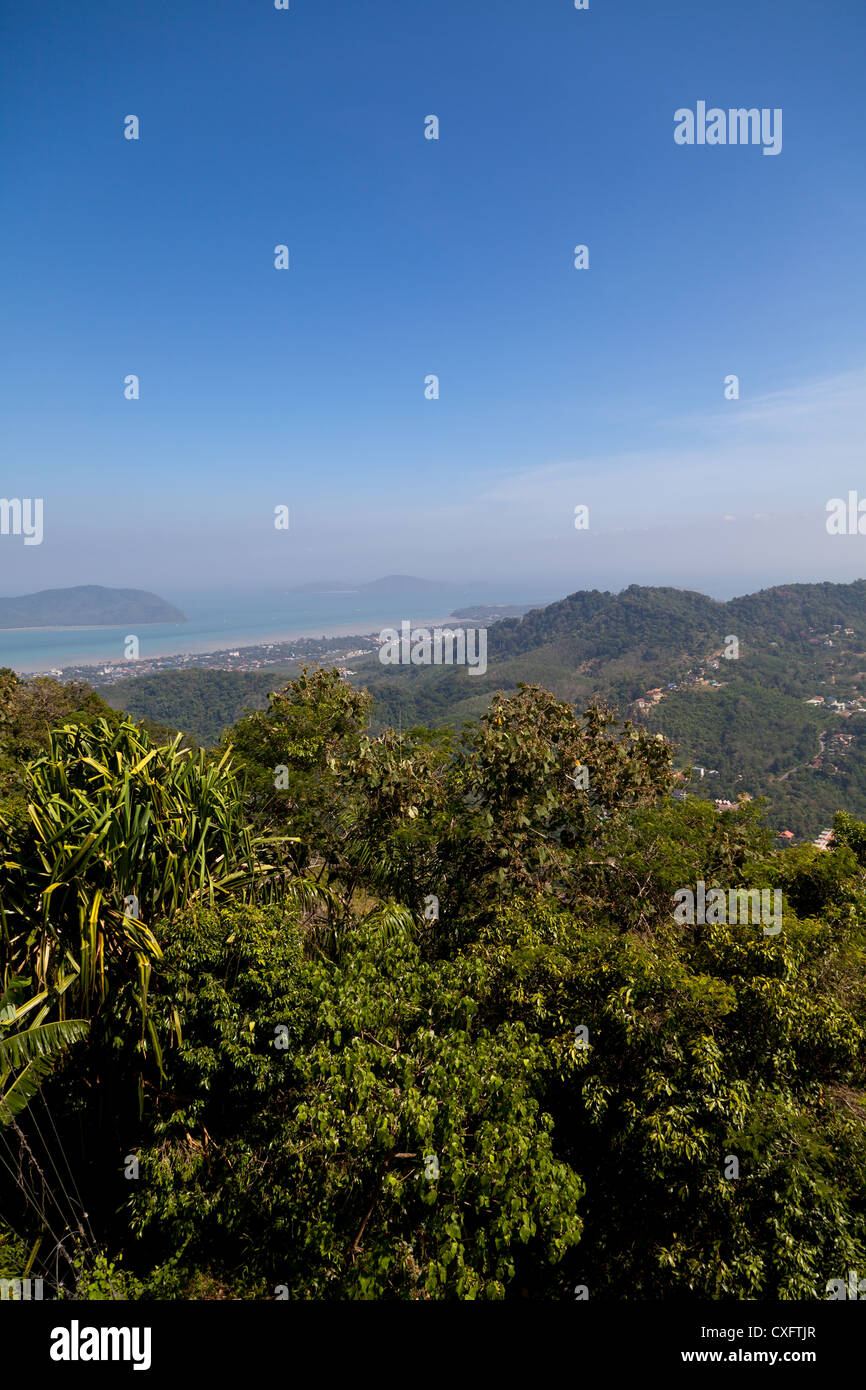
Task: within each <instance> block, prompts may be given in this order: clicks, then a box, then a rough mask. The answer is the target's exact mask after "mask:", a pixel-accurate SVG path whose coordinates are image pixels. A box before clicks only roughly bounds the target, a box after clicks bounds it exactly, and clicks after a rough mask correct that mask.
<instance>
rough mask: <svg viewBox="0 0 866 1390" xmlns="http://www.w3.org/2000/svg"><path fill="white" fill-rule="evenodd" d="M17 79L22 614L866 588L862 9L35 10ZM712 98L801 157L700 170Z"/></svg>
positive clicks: (538, 4) (865, 18)
mask: <svg viewBox="0 0 866 1390" xmlns="http://www.w3.org/2000/svg"><path fill="white" fill-rule="evenodd" d="M2 46H3V60H2V64H3V73H2V78H3V80H2V98H0V100H2V126H0V128H2V132H3V133H2V156H3V165H4V175H3V201H2V223H0V246H2V267H3V269H2V277H3V282H4V283H3V302H4V312H3V320H4V329H3V334H2V339H3V343H2V349H0V350H2V357H3V360H2V364H0V368H2V371H0V376H2V394H3V403H2V415H3V419H4V422H5V423H4V425H3V435H2V451H3V452H2V457H3V466H2V473H0V495H3V496H7V497H31V496H40V497H43V498H44V505H45V538H44V541H43V543H42V545H41V546H31V547H24V546H23V543H22V540H21V538H19V537H9V536H0V593H19V592H25V591H30V590H33V589H38V588H44V587H49V586H52V585H60V584H75V583H103V584H116V585H135V586H138V587H143V588H149V589H153V590H156V591H157V592H160V593H164V594H165V595H166V597H169V598H171V596H172V593H173V591H174V590H176V589H177V588H178V586H181V587H183V588H184V589H186V588H189V587H190V586H191V585H196V586H200V587H202V588H206V587H208V586H209V585H213V586H214V587H219V588H225V587H226V586H227V585H228V584H231V583H238V584H240V583H243V584H248V585H254V584H259V583H262V584H265V583H267V584H271V583H273V582H275V581H277V580H284V579H285V580H287V581H289V582H291V583H301V582H305V581H307V580H316V579H322V578H328V577H346V578H350V579H360V580H363V579H371V578H375V577H376V576H377V575H380V574H384V573H388V572H392V571H405V572H410V573H415V574H420V575H424V576H426V577H429V578H437V577H441V578H449V579H460V580H473V579H483V578H492V579H496V580H499V579H500V578H501V579H502V581H503V584H505V583H506V581H508V591H509V595H510V596H513V595H514V591H515V590H521V589H525V590H526V593H527V596H528V597H529V598H530V599H531V598H534V597H536V595H537V594H538V593H539V592H541V589H540V586H542V585H543V589H544V592H550V591H555V590H560V589H561V590H562V591H563V592H565V591H567V590H572V589H576V588H582V587H592V586H595V585H599V586H601V587H614V588H618V587H620V586H622V585H624V584H628V583H631V582H638V583H645V582H666V583H675V584H685V585H688V586H690V587H696V588H701V589H704V590H706V591H710V592H714V593H719V594H722V593H725V592H730V593H733V592H743V591H745V590H747V589H750V588H753V587H758V586H759V585H760V584H763V583H772V582H782V581H785V580H790V579H807V578H814V579H819V578H831V577H832V578H852V577H854V576H855V575H859V574H864V573H866V563H864V561H866V537H863V538H860V537H850V538H848V537H835V538H829V537H827V536H826V535H825V533H824V507H825V502H826V500H827V499H828V498H830V497H832V496H835V495H842V494H843V493H844V492H847V490H848V488H858V487H859V488H860V489H861V492H862V494H863V495H864V496H866V456H864V446H863V440H864V432H863V424H864V418H863V417H864V410H863V405H864V396H866V392H864V382H866V352H864V338H863V325H864V322H866V312H864V311H866V304H864V298H866V296H864V270H863V248H864V208H866V192H864V189H866V182H864V177H863V169H864V107H866V99H864V92H863V69H864V46H866V8H864V6H863V5H862V4H860V3H855V0H822V3H821V4H820V5H816V4H814V3H811V0H809V2H808V3H807V0H784V2H783V0H728V3H726V4H725V5H721V4H710V3H704V0H661V2H660V3H652V0H590V9H589V10H588V11H586V12H583V11H576V10H575V9H574V7H573V4H572V0H437V3H435V4H434V3H430V4H424V3H421V0H378V3H369V2H368V0H351V2H350V0H333V2H332V3H328V0H291V9H290V10H289V11H288V12H282V11H276V10H275V9H274V7H273V3H272V0H176V3H173V4H171V5H169V4H166V3H165V0H160V3H157V0H136V3H134V4H117V3H112V4H109V3H107V0H85V2H84V3H82V4H77V5H71V4H57V5H46V4H42V5H37V4H24V3H19V4H14V5H7V6H6V8H5V12H4V15H3V20H2ZM699 100H706V101H707V102H708V104H709V105H718V106H720V107H722V108H729V107H737V106H746V107H752V106H756V107H759V108H760V107H770V108H776V107H780V108H782V110H783V148H782V152H781V154H779V155H778V156H776V157H767V156H764V155H762V152H761V149H760V148H756V147H730V146H729V147H715V148H711V147H706V146H705V147H702V148H701V147H697V146H696V147H680V146H677V145H676V144H675V143H674V140H673V130H674V111H675V110H676V109H677V108H680V107H686V106H689V107H692V108H694V107H695V105H696V103H697V102H698V101H699ZM128 114H136V115H138V116H139V118H140V122H141V138H140V139H139V140H138V141H137V142H136V141H127V140H125V139H124V138H123V122H124V117H125V116H127V115H128ZM429 114H436V115H438V117H439V119H440V123H441V127H440V139H439V140H438V141H429V140H425V138H424V118H425V116H427V115H429ZM278 243H286V244H287V245H288V246H289V248H290V256H291V268H290V269H289V270H288V271H287V272H279V271H276V270H275V269H274V265H273V259H274V247H275V245H277V244H278ZM577 243H586V244H588V246H589V248H590V268H589V270H588V271H576V270H575V269H574V267H573V264H572V249H573V247H574V246H575V244H577ZM129 373H135V374H137V375H138V376H139V377H140V381H141V399H140V400H138V401H127V400H125V399H124V396H123V382H124V378H125V377H126V375H127V374H129ZM428 373H436V374H437V375H438V376H439V378H440V383H441V385H440V390H441V395H440V399H439V400H436V401H428V400H425V397H424V380H425V377H426V376H427V375H428ZM729 373H736V374H737V375H738V376H739V378H740V399H739V401H736V402H734V401H726V400H725V399H724V394H723V390H724V379H725V377H726V375H728V374H729ZM582 502H585V503H587V504H588V505H589V506H590V518H591V526H590V531H589V532H588V533H578V532H575V530H574V527H573V524H572V516H573V511H574V505H575V504H577V503H582ZM279 503H285V504H287V505H288V506H289V507H290V510H291V528H290V531H289V532H288V533H285V532H278V531H275V529H274V527H273V522H272V517H273V508H274V506H275V505H277V504H279ZM726 517H727V518H730V519H728V520H725V519H724V518H726ZM530 591H531V592H530Z"/></svg>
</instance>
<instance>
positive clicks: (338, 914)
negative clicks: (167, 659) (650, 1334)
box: [0, 671, 866, 1301]
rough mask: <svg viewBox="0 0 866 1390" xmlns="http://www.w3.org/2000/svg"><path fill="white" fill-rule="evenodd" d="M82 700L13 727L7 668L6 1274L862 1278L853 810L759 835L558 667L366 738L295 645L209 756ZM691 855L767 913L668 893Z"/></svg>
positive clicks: (862, 864)
mask: <svg viewBox="0 0 866 1390" xmlns="http://www.w3.org/2000/svg"><path fill="white" fill-rule="evenodd" d="M50 686H51V683H47V685H46V686H45V687H44V694H45V697H46V698H47V696H48V694H49V692H50ZM60 692H61V688H59V687H57V688H55V691H54V692H51V693H50V694H51V699H52V700H54V701H55V704H56V707H57V724H56V726H55V727H53V728H52V729H51V730H50V731H48V730H44V729H43V728H42V725H41V722H40V721H39V720H37V721H36V723H37V725H38V727H37V729H36V746H35V747H33V746H32V743H31V742H29V741H28V740H29V739H30V738H31V734H30V733H28V731H27V729H26V728H24V727H23V726H22V725H21V722H20V719H21V716H20V715H18V714H16V713H15V710H16V709H19V708H20V707H21V704H22V701H23V702H24V703H25V704H26V699H24V697H23V696H22V694H21V688H20V683H16V682H15V680H14V678H11V677H10V676H8V675H7V676H6V677H5V678H4V684H3V686H2V691H0V703H2V709H3V711H4V723H3V724H0V729H3V730H4V731H5V732H4V734H3V738H4V745H3V746H4V756H5V758H6V759H7V760H8V762H9V765H11V766H13V767H15V768H16V769H17V771H16V777H15V779H13V781H14V786H13V787H12V788H11V789H10V785H9V784H7V787H6V791H5V794H4V796H3V799H2V800H0V863H2V876H3V877H2V884H0V965H2V997H0V1137H2V1138H3V1139H4V1142H5V1143H6V1144H7V1146H11V1152H12V1156H13V1158H14V1160H15V1161H14V1162H13V1163H11V1164H9V1165H7V1166H6V1167H5V1168H4V1169H3V1171H2V1173H0V1213H2V1217H0V1275H2V1276H3V1277H7V1278H9V1277H20V1276H21V1275H22V1274H23V1272H24V1271H25V1269H26V1270H28V1271H30V1272H32V1273H34V1274H39V1275H42V1276H44V1277H45V1278H46V1279H47V1280H48V1282H49V1286H50V1287H52V1288H53V1291H54V1292H56V1293H58V1294H60V1296H69V1295H70V1294H73V1293H77V1294H78V1295H79V1296H83V1297H91V1298H98V1297H137V1298H149V1299H155V1298H178V1297H179V1298H226V1297H229V1298H243V1299H252V1298H275V1297H289V1298H293V1299H335V1298H336V1299H349V1300H355V1299H374V1298H382V1299H396V1300H410V1301H411V1300H417V1299H421V1300H429V1299H459V1300H463V1299H470V1300H471V1299H474V1298H484V1299H497V1300H498V1299H512V1298H530V1299H536V1300H547V1301H561V1300H568V1301H573V1300H574V1298H575V1297H576V1296H577V1297H583V1296H586V1295H587V1294H588V1295H589V1296H590V1297H592V1298H593V1299H594V1300H595V1299H598V1298H602V1299H605V1298H607V1299H618V1300H621V1299H668V1298H678V1299H682V1298H693V1299H699V1298H710V1299H733V1300H739V1299H778V1298H782V1299H802V1298H807V1299H808V1298H821V1297H824V1296H825V1289H826V1287H827V1283H828V1281H829V1280H832V1279H835V1278H838V1277H843V1276H844V1273H845V1271H846V1270H847V1269H849V1268H857V1267H858V1266H862V1263H863V1260H864V1257H866V1176H864V1175H866V1127H864V1118H866V1114H864V1097H866V1030H864V1025H863V1019H864V1017H866V1012H864V1005H866V973H864V965H866V930H864V927H863V926H862V923H863V921H864V909H866V823H862V822H859V821H857V820H855V819H854V818H853V817H851V816H847V815H844V814H840V815H839V816H837V818H836V831H837V845H836V848H835V849H834V850H832V851H830V852H826V853H821V852H819V851H817V850H814V849H812V848H811V847H801V848H795V849H792V850H786V851H776V850H773V848H772V847H771V837H770V835H769V833H768V831H767V830H766V829H765V827H764V825H763V823H762V817H761V809H760V807H759V806H757V805H756V804H755V803H751V804H748V805H743V806H741V807H740V808H739V809H738V810H737V811H735V812H730V813H726V814H724V815H717V814H716V812H715V811H714V809H713V808H712V806H711V805H709V804H708V803H707V802H705V801H701V800H699V799H697V798H695V797H687V798H686V799H685V800H683V801H679V802H678V801H676V800H674V799H673V797H672V795H671V793H672V791H673V790H674V788H675V786H676V782H675V778H674V775H673V770H672V757H671V752H670V749H669V747H668V745H667V744H666V743H665V741H664V739H663V738H661V737H660V736H658V735H657V734H655V733H653V732H650V731H649V730H645V729H641V728H639V727H636V726H635V725H634V724H630V723H623V722H621V721H619V720H617V719H616V718H615V717H614V716H613V715H612V714H611V713H610V712H608V711H606V710H605V709H603V708H601V707H598V706H596V705H589V706H588V707H587V708H586V709H585V711H584V712H583V713H582V714H581V715H577V714H576V713H575V711H574V710H573V708H572V707H571V706H570V705H569V704H565V703H563V702H561V701H559V700H557V699H556V698H555V696H554V695H552V694H549V693H547V692H545V691H543V690H542V689H540V688H539V687H537V686H523V687H521V688H519V689H518V690H517V691H516V692H514V693H513V694H509V695H506V694H502V693H500V694H495V695H494V696H493V698H492V699H491V700H490V702H489V705H488V708H487V709H486V710H485V711H484V713H483V714H482V716H481V718H480V719H479V720H478V721H477V722H476V723H475V724H474V725H472V726H471V727H469V728H467V729H466V730H464V731H463V732H462V733H461V734H459V735H458V734H455V733H453V732H452V731H450V730H447V729H439V730H428V729H423V728H416V729H413V730H409V731H406V730H404V731H403V732H394V731H393V730H385V731H383V732H381V733H379V732H376V730H375V728H374V727H373V725H372V724H371V699H370V697H369V696H368V695H367V694H364V693H362V692H359V691H357V690H355V689H353V688H352V687H351V686H350V685H349V684H348V683H347V682H345V681H344V680H342V679H341V678H340V676H339V674H338V673H337V672H336V671H319V672H312V671H308V672H304V673H303V674H302V675H301V676H300V677H299V678H298V679H297V680H295V681H292V682H291V683H289V684H288V685H287V686H285V688H283V689H281V690H280V691H279V692H277V693H275V695H274V697H273V699H272V700H271V701H270V703H269V707H268V709H267V710H264V711H257V712H252V713H250V714H248V715H246V716H244V717H243V718H242V719H241V721H240V722H239V724H238V725H237V726H236V727H235V728H234V730H233V731H232V732H231V735H230V736H229V737H228V738H227V739H226V741H225V745H224V746H223V747H221V748H220V749H218V750H214V751H213V752H212V753H202V752H200V751H195V750H184V749H183V748H181V747H180V746H179V744H178V742H177V741H176V740H175V741H167V740H166V739H165V737H164V736H162V737H157V738H155V739H151V738H150V737H149V735H148V734H147V732H146V731H144V730H142V729H141V727H140V726H138V725H136V724H135V723H134V722H133V721H131V720H130V719H129V718H128V717H127V718H122V717H121V716H119V715H118V714H116V713H114V712H108V714H106V713H105V712H104V710H101V709H100V707H99V703H98V702H95V701H94V700H92V698H91V697H90V696H89V695H88V694H86V693H85V692H83V691H80V690H74V691H67V692H65V693H60ZM6 711H11V713H12V717H11V718H10V717H8V716H7V715H6V714H5V712H6ZM16 721H18V722H16ZM229 744H231V750H230V749H229ZM22 803H23V805H24V807H25V810H26V814H25V815H23V816H22V815H21V814H20V810H21V805H22ZM698 881H701V882H705V883H706V884H707V885H717V886H720V887H723V888H734V889H737V888H745V889H750V888H755V889H758V888H763V889H765V890H772V891H774V892H775V891H779V892H780V893H781V894H782V897H783V902H784V911H783V914H782V923H781V927H782V929H781V931H779V932H778V933H777V934H769V935H768V934H766V933H765V932H764V931H762V929H761V926H760V924H759V923H756V922H755V921H751V922H750V921H748V920H746V921H743V922H740V923H738V922H732V921H727V922H724V921H721V922H717V923H715V924H710V923H704V922H701V921H698V922H696V923H695V924H694V925H689V924H687V923H683V922H682V921H680V920H678V919H677V918H676V917H675V916H674V913H673V911H672V906H673V894H674V893H675V892H677V890H678V889H679V888H681V887H683V886H684V885H689V884H691V885H694V884H696V883H697V882H698ZM133 901H134V904H135V906H134V908H133V905H132V904H133ZM49 1119H50V1122H51V1123H50V1125H49V1124H48V1122H47V1121H48V1120H49ZM55 1127H56V1129H55ZM55 1134H56V1139H55V1137H54V1136H55ZM732 1160H735V1161H734V1162H732ZM37 1162H38V1163H39V1169H38V1170H37V1169H36V1167H35V1166H34V1165H35V1164H36V1163H37ZM52 1163H54V1164H55V1165H56V1166H55V1167H52ZM55 1172H56V1173H57V1174H58V1179H59V1180H58V1182H57V1184H56V1185H55V1183H54V1173H55ZM40 1175H42V1176H40ZM73 1194H74V1195H73ZM85 1211H86V1213H87V1216H86V1218H85V1216H84V1212H85ZM46 1229H48V1230H49V1231H50V1232H51V1236H52V1239H51V1240H50V1241H49V1240H47V1239H46V1238H45V1230H46Z"/></svg>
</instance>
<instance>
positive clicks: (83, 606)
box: [0, 584, 187, 629]
mask: <svg viewBox="0 0 866 1390" xmlns="http://www.w3.org/2000/svg"><path fill="white" fill-rule="evenodd" d="M186 621H187V618H186V614H185V613H182V612H181V611H180V609H179V608H175V607H174V604H171V603H166V601H165V599H162V598H159V597H158V595H156V594H150V593H147V592H146V591H145V590H144V589H107V588H104V587H103V586H102V585H101V584H79V585H77V586H76V587H74V588H71V589H42V590H41V591H40V592H39V593H38V594H21V595H20V597H18V598H0V628H6V629H10V628H33V627H122V626H124V625H125V624H127V623H138V624H139V625H142V624H144V623H185V622H186Z"/></svg>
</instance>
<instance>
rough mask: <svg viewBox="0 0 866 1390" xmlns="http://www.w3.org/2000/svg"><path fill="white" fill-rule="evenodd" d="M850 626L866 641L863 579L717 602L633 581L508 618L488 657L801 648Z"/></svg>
mask: <svg viewBox="0 0 866 1390" xmlns="http://www.w3.org/2000/svg"><path fill="white" fill-rule="evenodd" d="M833 625H841V626H843V627H853V628H854V629H855V632H857V633H858V635H862V636H863V637H864V638H866V580H863V579H858V580H856V581H855V582H854V583H853V584H788V585H782V586H779V587H777V588H773V589H762V590H761V591H760V592H759V593H756V594H747V595H746V596H744V597H742V598H735V599H731V600H730V601H729V602H727V603H720V602H717V601H716V600H714V599H711V598H707V596H706V595H705V594H700V593H695V592H693V591H691V590H688V589H671V588H651V587H644V586H642V585H640V584H631V585H630V586H629V587H628V588H627V589H624V590H623V591H622V592H621V593H619V594H612V593H608V592H601V591H599V590H598V589H591V590H581V591H580V592H579V593H575V594H569V596H568V597H567V598H564V599H560V600H559V602H558V603H551V604H549V605H548V606H547V607H546V608H536V609H533V610H532V611H531V612H529V613H527V614H526V615H525V617H523V618H522V619H517V618H506V619H504V620H503V621H502V622H500V623H497V624H496V626H495V627H494V628H491V629H490V631H489V634H488V651H489V654H491V655H492V654H496V655H500V656H515V655H518V654H520V653H523V652H528V651H531V650H532V649H533V648H536V647H544V646H547V645H549V644H550V643H552V642H567V643H569V644H573V646H574V647H575V649H576V650H577V651H578V652H579V654H580V656H581V658H582V659H584V660H587V659H592V658H598V657H620V656H623V655H625V654H626V653H627V652H631V651H635V650H637V649H645V650H647V651H654V650H659V652H660V653H668V654H670V653H672V652H674V651H677V650H684V651H697V650H698V648H699V645H700V644H701V643H702V642H715V643H716V645H719V646H720V645H722V642H723V639H724V637H725V636H727V634H728V633H736V634H737V635H738V636H739V637H740V640H741V641H744V640H748V641H750V642H752V643H753V644H755V645H760V644H765V645H766V646H768V647H769V645H770V644H771V643H772V642H773V641H779V640H780V639H785V640H788V641H792V642H794V643H797V644H799V643H801V641H802V638H803V635H804V633H806V634H808V632H809V629H810V628H820V629H821V630H822V631H823V630H824V629H826V628H829V627H832V626H833Z"/></svg>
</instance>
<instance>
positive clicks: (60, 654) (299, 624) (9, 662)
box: [0, 585, 525, 673]
mask: <svg viewBox="0 0 866 1390" xmlns="http://www.w3.org/2000/svg"><path fill="white" fill-rule="evenodd" d="M162 597H164V598H165V599H166V600H167V601H168V602H169V603H174V604H176V605H177V607H178V608H180V609H181V611H182V612H184V613H186V615H187V618H188V619H189V621H188V622H186V623H154V624H149V625H145V626H139V627H138V628H137V629H136V627H135V625H134V624H133V625H131V626H125V627H97V628H35V629H29V630H27V631H23V630H18V631H8V630H5V631H4V630H0V666H11V667H12V669H13V670H15V671H19V672H22V673H23V672H33V671H48V670H50V669H52V668H58V667H63V666H78V665H85V664H88V665H90V664H94V665H95V664H101V663H107V662H112V661H121V660H123V657H124V639H125V638H126V637H127V636H128V635H129V634H130V633H134V634H135V636H137V637H138V639H139V659H140V660H142V661H144V660H147V658H149V657H155V656H173V655H175V654H178V655H180V654H181V653H183V652H209V651H220V650H222V649H224V648H235V647H242V646H253V645H256V644H257V643H259V642H274V641H278V640H280V639H283V638H291V637H298V636H306V637H322V636H325V635H330V634H332V633H333V634H343V633H349V632H351V631H353V630H354V631H361V630H363V631H371V632H372V631H374V630H378V629H379V628H380V627H383V626H386V625H391V624H399V623H400V621H401V620H402V619H403V618H409V619H410V620H411V621H412V622H418V623H424V622H431V621H433V620H434V619H438V618H444V617H446V616H447V615H448V614H449V613H450V612H451V611H452V609H454V608H465V607H467V606H468V605H470V604H473V603H520V602H523V601H525V600H523V599H522V597H521V596H517V597H516V598H512V597H508V596H507V595H503V594H502V593H501V592H500V591H499V590H496V591H495V592H490V593H488V592H487V586H486V585H484V586H482V585H473V586H472V587H471V589H467V590H466V591H461V590H456V589H455V590H449V591H443V592H442V594H441V595H440V594H439V593H438V592H433V591H431V593H430V594H428V595H425V597H424V598H423V599H419V598H417V597H415V598H412V599H411V600H404V599H401V598H399V597H397V598H394V599H392V598H388V597H382V596H381V595H376V596H370V595H366V594H351V593H348V594H340V593H330V594H300V595H299V594H289V593H286V592H283V593H280V592H266V593H247V594H238V593H231V594H208V595H203V594H189V595H184V594H183V593H178V592H172V593H165V594H163V595H162Z"/></svg>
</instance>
